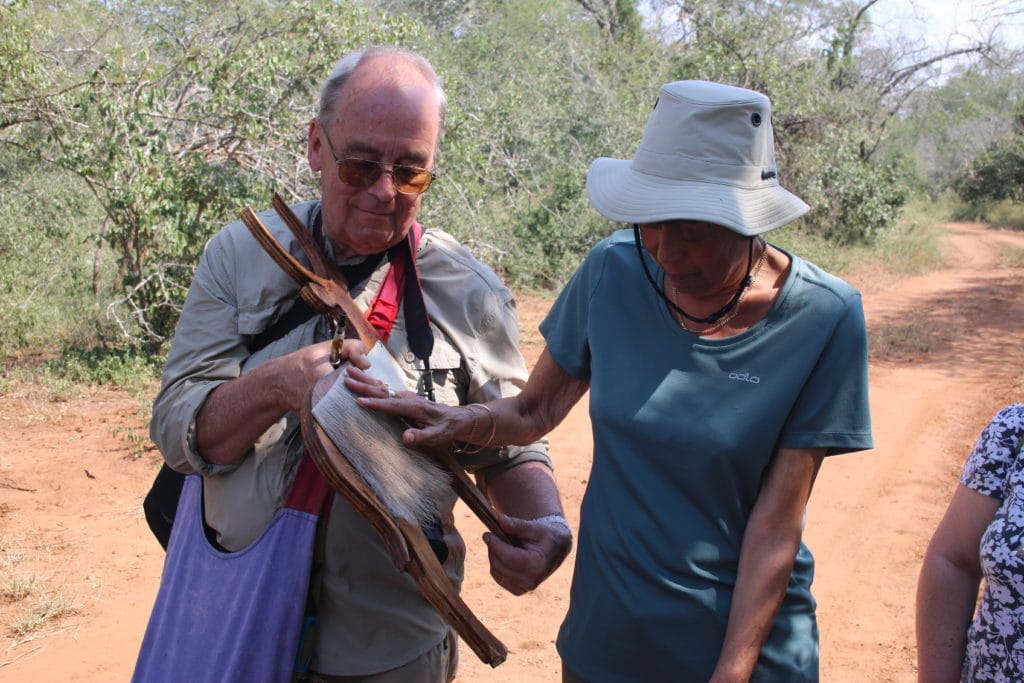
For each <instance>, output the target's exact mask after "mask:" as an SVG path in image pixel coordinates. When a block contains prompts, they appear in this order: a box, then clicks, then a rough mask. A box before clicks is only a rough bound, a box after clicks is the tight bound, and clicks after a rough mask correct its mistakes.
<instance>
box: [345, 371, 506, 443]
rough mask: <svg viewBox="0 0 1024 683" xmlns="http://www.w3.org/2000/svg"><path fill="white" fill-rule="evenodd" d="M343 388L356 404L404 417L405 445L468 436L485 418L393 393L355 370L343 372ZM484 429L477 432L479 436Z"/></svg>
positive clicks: (469, 411)
mask: <svg viewBox="0 0 1024 683" xmlns="http://www.w3.org/2000/svg"><path fill="white" fill-rule="evenodd" d="M344 379H345V386H346V387H348V390H349V391H351V392H352V393H353V394H355V395H356V397H357V398H356V400H357V401H358V403H359V404H360V405H362V406H364V407H366V408H369V409H370V410H376V411H379V412H382V413H387V414H389V415H395V416H397V417H400V418H403V419H404V420H405V421H406V422H407V423H409V425H410V426H409V428H408V429H406V430H405V431H404V432H403V433H402V441H403V442H404V443H405V444H406V445H407V446H438V445H444V444H448V443H450V442H452V441H458V440H465V439H467V438H469V436H471V432H472V431H474V430H473V425H474V422H475V420H476V419H477V418H478V417H480V418H486V417H487V416H486V415H482V416H481V415H478V414H477V413H474V412H473V411H472V410H469V409H467V408H464V407H452V406H447V405H444V404H442V403H434V402H433V401H428V400H427V399H425V398H422V397H420V396H417V395H416V394H415V393H414V392H412V391H402V392H398V393H396V392H395V391H394V390H393V389H392V388H391V387H389V386H387V385H386V384H385V383H384V382H381V381H380V380H378V379H375V378H373V377H371V376H370V375H369V374H367V373H366V372H364V371H363V370H361V369H359V368H358V367H354V366H351V365H350V366H349V367H348V368H346V370H345V377H344ZM482 431H483V430H476V432H477V433H478V434H479V433H480V432H482Z"/></svg>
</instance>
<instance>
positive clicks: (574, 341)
mask: <svg viewBox="0 0 1024 683" xmlns="http://www.w3.org/2000/svg"><path fill="white" fill-rule="evenodd" d="M605 244H606V243H605V242H601V243H600V244H598V245H597V246H596V247H594V248H593V249H592V250H591V252H590V254H588V255H587V258H586V259H584V261H583V263H582V264H580V267H579V268H578V269H577V270H576V272H575V273H574V274H573V276H572V278H570V280H569V282H568V284H566V286H565V288H564V289H563V290H562V291H561V293H560V294H559V295H558V298H557V299H556V300H555V303H554V305H553V306H552V307H551V310H550V311H549V312H548V314H547V316H546V317H545V318H544V321H543V322H542V323H541V324H540V332H541V334H542V335H543V336H544V341H545V342H546V343H547V350H548V353H550V354H551V357H552V358H553V359H554V360H555V362H556V363H558V366H559V367H560V368H562V369H563V370H565V372H566V373H568V374H569V375H571V376H572V377H575V378H576V379H579V380H583V381H586V382H589V381H590V306H591V301H592V300H593V298H594V292H595V291H596V289H597V287H598V285H599V284H600V281H601V275H602V272H603V270H604V249H605Z"/></svg>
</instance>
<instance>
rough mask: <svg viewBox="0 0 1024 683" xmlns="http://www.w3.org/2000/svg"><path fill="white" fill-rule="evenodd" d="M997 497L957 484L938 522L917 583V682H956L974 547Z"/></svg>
mask: <svg viewBox="0 0 1024 683" xmlns="http://www.w3.org/2000/svg"><path fill="white" fill-rule="evenodd" d="M998 508H999V500H998V499H996V498H992V497H990V496H986V495H983V494H981V493H978V492H977V491H973V490H971V489H969V488H967V487H966V486H964V485H962V484H960V485H958V486H957V489H956V491H955V492H954V493H953V498H952V500H951V501H950V502H949V507H948V508H947V509H946V514H945V515H944V516H943V518H942V521H941V522H939V526H938V528H937V529H936V530H935V534H934V535H933V536H932V540H931V542H930V543H929V544H928V550H927V551H925V555H924V561H923V563H922V565H921V576H920V578H919V579H918V583H917V623H916V631H917V680H918V681H920V682H921V683H942V682H943V681H953V682H957V683H958V682H959V681H960V673H961V670H962V669H963V664H964V654H965V653H966V649H967V628H968V626H970V623H971V618H972V616H973V615H974V608H975V604H976V603H977V599H978V586H979V585H980V583H981V564H980V559H979V557H978V546H979V544H980V543H981V536H982V534H984V533H985V529H986V528H987V527H988V525H989V524H990V523H991V522H992V520H993V518H994V517H995V514H996V510H997V509H998Z"/></svg>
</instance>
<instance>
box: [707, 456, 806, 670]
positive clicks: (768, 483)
mask: <svg viewBox="0 0 1024 683" xmlns="http://www.w3.org/2000/svg"><path fill="white" fill-rule="evenodd" d="M824 457H825V449H823V448H815V449H804V448H799V449H798V448H780V449H779V450H778V451H777V452H776V453H775V457H774V458H773V459H772V463H771V465H769V467H768V471H767V472H766V474H765V479H764V483H763V484H762V485H761V491H760V493H759V494H758V496H757V502H756V503H754V509H753V510H752V511H751V513H750V519H749V520H748V521H747V528H746V531H745V532H744V534H743V545H742V546H741V548H740V562H739V572H738V575H737V578H736V590H735V591H734V593H733V598H732V607H731V608H730V610H729V625H728V627H727V629H726V633H725V642H724V644H723V645H722V652H721V654H720V655H719V657H718V665H717V666H716V667H715V672H714V674H713V675H712V678H711V681H712V683H727V682H730V683H731V682H733V681H747V680H749V679H750V675H751V674H752V673H753V671H754V666H755V665H756V664H757V658H758V656H759V655H760V653H761V646H762V645H763V644H764V641H765V639H766V638H767V637H768V633H769V632H770V631H771V628H772V623H773V622H774V619H775V614H776V612H777V611H778V609H779V605H781V604H782V599H783V597H784V595H785V592H786V586H787V585H789V578H790V575H791V574H792V572H793V562H794V560H795V559H796V553H797V549H798V548H799V546H800V537H801V534H802V533H803V522H804V510H805V508H806V507H807V499H808V498H809V497H810V495H811V489H812V487H813V486H814V479H815V477H816V476H817V474H818V469H819V468H820V467H821V461H822V459H823V458H824Z"/></svg>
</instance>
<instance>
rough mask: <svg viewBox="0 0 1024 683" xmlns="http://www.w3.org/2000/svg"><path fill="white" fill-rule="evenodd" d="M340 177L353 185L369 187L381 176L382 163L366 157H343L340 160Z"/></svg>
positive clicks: (344, 181)
mask: <svg viewBox="0 0 1024 683" xmlns="http://www.w3.org/2000/svg"><path fill="white" fill-rule="evenodd" d="M337 163H338V177H339V178H341V181H342V182H343V183H345V184H347V185H351V186H353V187H369V186H370V185H373V184H374V183H375V182H377V178H379V177H380V174H381V168H380V164H377V163H375V162H373V161H367V160H365V159H342V160H341V161H338V162H337Z"/></svg>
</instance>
